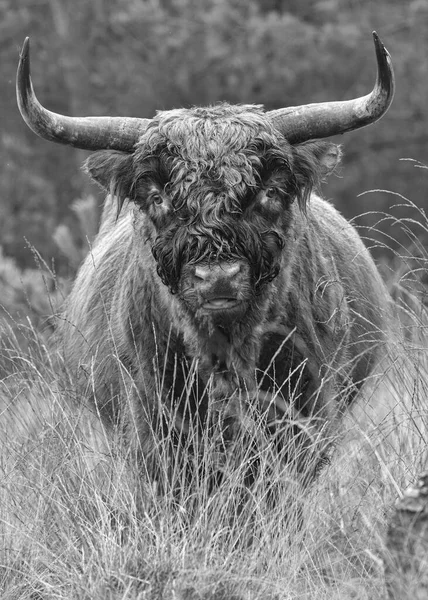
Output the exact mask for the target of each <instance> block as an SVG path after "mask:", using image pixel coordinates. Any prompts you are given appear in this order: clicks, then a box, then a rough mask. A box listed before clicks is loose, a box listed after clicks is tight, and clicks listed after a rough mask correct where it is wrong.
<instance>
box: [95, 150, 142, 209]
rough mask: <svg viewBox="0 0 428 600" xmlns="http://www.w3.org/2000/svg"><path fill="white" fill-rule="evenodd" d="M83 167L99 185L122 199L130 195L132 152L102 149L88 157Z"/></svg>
mask: <svg viewBox="0 0 428 600" xmlns="http://www.w3.org/2000/svg"><path fill="white" fill-rule="evenodd" d="M83 169H84V171H86V173H88V175H90V177H91V179H93V180H94V181H95V182H96V183H98V185H100V186H101V187H102V188H104V189H105V190H106V191H107V192H110V193H113V194H114V195H115V196H118V197H119V198H120V199H122V201H123V200H124V199H125V198H126V197H127V196H128V195H129V192H130V187H131V184H130V182H131V180H132V177H131V175H132V154H126V153H124V152H117V151H116V150H101V151H100V152H95V154H92V155H91V156H90V157H89V158H88V160H87V161H86V162H85V163H84V165H83Z"/></svg>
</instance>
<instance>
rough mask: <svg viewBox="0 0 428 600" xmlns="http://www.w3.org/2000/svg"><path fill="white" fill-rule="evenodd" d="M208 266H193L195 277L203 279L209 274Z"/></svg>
mask: <svg viewBox="0 0 428 600" xmlns="http://www.w3.org/2000/svg"><path fill="white" fill-rule="evenodd" d="M209 272H210V270H209V267H202V266H196V267H195V277H196V279H201V280H202V281H205V280H206V279H207V277H208V275H209Z"/></svg>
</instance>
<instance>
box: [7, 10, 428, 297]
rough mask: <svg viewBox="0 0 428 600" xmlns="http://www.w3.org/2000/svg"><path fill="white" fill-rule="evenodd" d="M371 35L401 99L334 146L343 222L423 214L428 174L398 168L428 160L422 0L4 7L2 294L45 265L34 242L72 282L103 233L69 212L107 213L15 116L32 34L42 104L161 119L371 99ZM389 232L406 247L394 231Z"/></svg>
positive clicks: (58, 154)
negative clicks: (215, 108)
mask: <svg viewBox="0 0 428 600" xmlns="http://www.w3.org/2000/svg"><path fill="white" fill-rule="evenodd" d="M373 29H376V30H377V31H378V33H379V35H380V36H381V38H382V40H383V41H384V43H385V44H386V46H387V48H388V49H389V51H390V53H391V54H392V58H393V63H394V66H395V72H396V77H397V93H396V98H395V101H394V104H393V106H392V108H391V110H390V111H389V113H388V115H387V116H386V117H385V118H384V119H383V120H382V121H380V122H379V123H377V124H376V125H374V126H371V127H369V128H366V129H363V130H361V131H358V132H354V133H351V134H348V135H347V136H346V137H344V138H342V139H340V140H338V141H340V142H342V143H343V144H344V150H345V160H344V165H343V169H342V171H341V173H340V176H339V177H333V178H332V179H331V180H330V182H329V185H328V187H326V188H325V195H326V196H327V197H329V198H334V203H335V205H336V206H337V207H338V208H339V209H340V210H341V211H342V212H343V213H344V214H345V215H346V216H347V217H353V216H355V215H358V214H361V213H365V212H370V211H388V210H389V207H390V205H391V204H393V203H394V198H393V197H392V196H390V195H387V194H385V193H382V192H376V193H371V194H367V195H365V196H362V197H360V198H359V197H358V195H359V194H360V193H361V192H364V191H366V190H369V189H372V188H378V189H388V190H393V191H394V192H398V193H402V194H404V195H405V196H407V197H408V198H411V199H412V201H413V202H414V203H415V204H417V205H419V206H422V207H425V206H427V204H428V200H427V188H428V176H427V174H426V171H424V170H423V169H417V168H415V166H414V163H413V164H412V163H410V162H405V161H400V159H401V158H406V157H412V158H414V159H417V160H418V161H420V162H421V163H424V162H427V158H428V157H427V155H428V150H427V147H426V143H427V141H428V133H427V131H428V108H427V98H428V77H427V67H428V64H427V61H428V1H427V0H412V1H410V0H409V1H407V2H403V0H376V2H373V0H255V1H249V0H91V1H90V2H89V1H88V0H73V2H70V1H67V0H20V1H19V2H16V0H0V48H1V61H0V81H1V95H0V115H1V119H0V122H1V128H0V247H1V248H2V254H0V263H1V265H0V286H1V285H2V281H3V283H4V282H5V281H9V283H10V280H13V278H15V283H14V285H15V287H18V286H17V281H16V277H18V275H19V273H26V272H27V271H25V270H26V269H32V268H34V266H35V265H34V251H32V250H31V249H30V248H29V245H33V246H34V247H35V248H36V249H37V251H38V252H39V253H40V257H41V258H42V259H43V260H45V261H46V262H47V264H48V265H49V266H50V267H52V268H53V270H54V271H55V272H57V273H58V272H59V273H60V274H62V275H72V274H73V271H74V270H75V268H76V265H77V264H78V262H79V251H80V248H81V246H82V245H83V243H84V237H85V236H86V235H89V236H90V235H91V232H92V230H93V228H94V224H93V223H89V224H88V219H89V217H88V219H85V218H83V222H84V223H85V226H86V229H85V228H82V227H79V222H78V221H79V219H78V217H77V216H76V214H77V215H78V214H79V210H77V211H76V210H73V209H72V204H73V202H75V201H76V199H79V198H83V201H82V202H81V203H80V205H78V206H80V208H82V203H83V205H84V204H85V202H87V197H88V195H89V194H93V195H94V196H95V198H96V201H95V204H94V206H95V209H94V210H93V211H92V213H93V215H94V214H95V218H96V213H97V211H98V210H99V208H98V207H99V205H100V203H101V202H102V196H101V194H100V193H99V192H98V190H97V189H95V188H94V187H93V186H92V185H91V184H90V183H89V181H88V179H87V178H86V176H85V175H84V174H83V173H82V171H81V169H80V166H81V163H82V161H83V160H84V159H85V156H86V153H85V152H83V151H77V150H73V149H71V148H67V147H62V146H58V145H55V144H51V143H48V142H46V141H43V140H41V139H39V138H37V137H36V136H35V135H34V134H33V133H32V132H31V131H30V130H29V129H28V128H27V127H26V126H25V124H24V122H23V121H22V119H21V117H20V115H19V112H18V109H17V107H16V100H15V72H16V66H17V62H18V56H19V49H20V47H21V45H22V42H23V40H24V37H25V36H26V35H29V36H30V37H31V49H32V73H33V82H34V85H35V89H36V93H37V95H38V97H39V99H40V100H41V101H42V103H43V104H44V105H45V106H46V107H48V108H50V109H51V110H54V111H57V112H61V113H64V114H70V115H81V116H85V115H107V114H108V115H124V116H137V117H138V116H142V117H150V116H152V115H153V114H154V113H155V111H156V110H159V109H168V108H171V107H178V106H191V105H194V104H206V103H212V102H216V101H219V100H227V101H229V102H243V103H248V102H255V103H262V104H264V105H265V107H266V108H267V109H273V108H278V107H280V106H286V105H293V104H303V103H309V102H320V101H324V100H339V99H348V98H351V97H356V96H359V95H364V94H366V93H368V92H369V91H370V90H371V88H372V85H373V82H374V77H375V71H376V63H375V55H374V47H373V42H372V36H371V32H372V30H373ZM398 201H399V198H398ZM75 208H76V204H74V209H75ZM88 210H89V209H88ZM395 210H396V211H397V216H400V217H402V216H406V215H407V213H408V209H407V208H402V209H395ZM89 212H90V210H89ZM89 212H88V214H89ZM93 215H92V218H94V216H93ZM81 220H82V217H81ZM378 220H379V217H378V216H377V215H374V214H371V215H366V216H364V217H362V218H360V219H359V223H362V224H363V225H366V226H369V225H373V224H374V223H377V221H378ZM58 226H60V228H59V230H58ZM381 229H383V230H384V231H385V232H386V233H387V235H392V236H393V237H394V238H398V239H399V241H400V242H401V243H402V244H405V243H406V241H405V239H404V237H403V236H404V233H403V232H402V231H400V230H399V229H398V228H397V231H395V229H394V228H393V229H391V223H390V221H385V222H384V223H383V224H381ZM55 232H56V233H55ZM54 237H56V238H57V240H59V242H60V243H59V244H58V243H55V241H54ZM24 238H25V239H24ZM60 247H62V250H63V251H62V252H61V249H60ZM67 247H68V249H69V250H68V252H67V251H66V252H65V254H66V255H67V256H65V255H64V250H66V249H67ZM375 252H377V254H378V257H380V258H382V259H385V260H386V258H385V256H382V254H385V252H386V251H385V250H382V249H381V248H377V249H375ZM6 257H11V258H12V259H13V260H9V259H8V258H6ZM17 274H18V275H17ZM8 278H9V280H8ZM20 278H21V279H22V278H23V277H22V276H20ZM24 279H25V277H24ZM24 283H25V281H24ZM9 287H10V286H9ZM48 287H49V283H48ZM4 289H5V288H4ZM3 295H4V293H3ZM1 296H2V294H1V292H0V303H1V302H2V297H1ZM3 303H4V299H3Z"/></svg>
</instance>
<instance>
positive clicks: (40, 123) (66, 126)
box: [16, 37, 150, 152]
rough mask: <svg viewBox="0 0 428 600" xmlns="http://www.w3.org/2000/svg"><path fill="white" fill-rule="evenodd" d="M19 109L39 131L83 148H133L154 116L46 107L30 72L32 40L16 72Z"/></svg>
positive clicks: (34, 128) (41, 133) (43, 135)
mask: <svg viewBox="0 0 428 600" xmlns="http://www.w3.org/2000/svg"><path fill="white" fill-rule="evenodd" d="M16 96H17V100H18V106H19V110H20V112H21V115H22V117H23V119H24V121H25V122H26V123H27V125H28V127H29V128H30V129H32V130H33V131H34V133H36V134H37V135H39V136H40V137H42V138H44V139H45V140H49V141H51V142H57V143H58V144H66V145H68V146H74V147H75V148H81V149H82V150H103V149H108V148H110V149H112V150H122V151H123V152H132V151H133V149H134V146H135V144H136V143H137V142H138V140H139V139H140V137H141V135H142V134H143V133H144V132H145V130H146V129H147V126H148V124H149V123H150V119H137V118H127V117H67V116H64V115H59V114H56V113H54V112H51V111H50V110H47V109H46V108H44V107H43V106H42V105H41V104H40V102H39V101H38V100H37V98H36V95H35V93H34V90H33V84H32V82H31V75H30V40H29V38H28V37H27V38H26V39H25V41H24V45H23V46H22V50H21V54H20V58H19V65H18V72H17V75H16Z"/></svg>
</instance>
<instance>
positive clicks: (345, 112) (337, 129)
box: [267, 31, 395, 144]
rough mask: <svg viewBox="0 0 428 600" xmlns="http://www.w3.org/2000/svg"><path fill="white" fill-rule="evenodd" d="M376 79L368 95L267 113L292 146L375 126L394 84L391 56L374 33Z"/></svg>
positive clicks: (385, 109) (388, 104) (386, 106)
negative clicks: (371, 125)
mask: <svg viewBox="0 0 428 600" xmlns="http://www.w3.org/2000/svg"><path fill="white" fill-rule="evenodd" d="M373 38H374V44H375V49H376V59H377V78H376V83H375V86H374V88H373V90H372V91H371V92H370V94H367V96H363V97H361V98H355V99H354V100H344V101H338V102H321V103H319V104H306V105H302V106H289V107H288V108H280V109H278V110H271V111H270V112H268V113H267V115H268V117H270V119H271V121H272V123H273V124H274V126H275V127H276V128H277V129H279V130H280V131H281V132H282V133H283V135H284V137H286V138H287V140H288V141H289V142H290V143H291V144H298V143H301V142H305V141H307V140H313V139H316V138H326V137H329V136H331V135H338V134H339V133H346V132H347V131H352V130H353V129H359V128H360V127H365V126H366V125H370V123H374V122H375V121H377V120H378V119H380V118H381V117H382V116H383V115H384V114H385V113H386V111H387V110H388V108H389V106H390V105H391V102H392V99H393V97H394V89H395V81H394V71H393V70H392V62H391V57H390V55H389V53H388V51H387V49H386V48H385V46H384V45H383V44H382V42H381V41H380V39H379V36H378V35H377V33H376V32H375V31H374V32H373Z"/></svg>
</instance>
